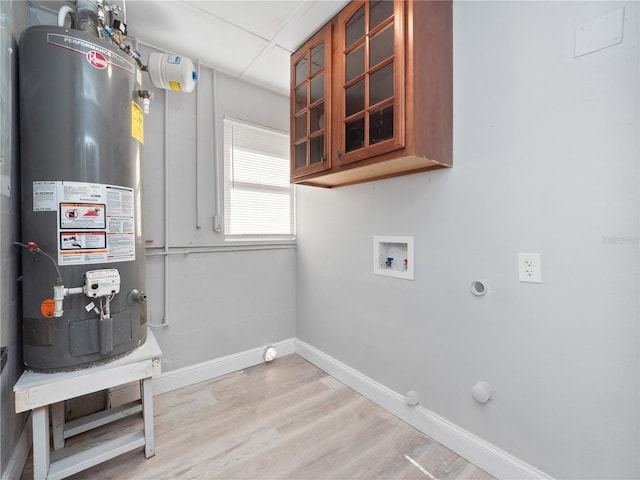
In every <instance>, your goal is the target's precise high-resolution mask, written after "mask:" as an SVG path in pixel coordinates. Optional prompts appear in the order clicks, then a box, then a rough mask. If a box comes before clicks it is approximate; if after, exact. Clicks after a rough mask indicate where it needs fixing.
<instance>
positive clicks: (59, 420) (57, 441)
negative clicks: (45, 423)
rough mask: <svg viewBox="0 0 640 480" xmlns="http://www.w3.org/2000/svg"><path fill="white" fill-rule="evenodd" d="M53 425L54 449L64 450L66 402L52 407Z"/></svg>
mask: <svg viewBox="0 0 640 480" xmlns="http://www.w3.org/2000/svg"><path fill="white" fill-rule="evenodd" d="M51 425H52V427H53V449H54V450H59V449H61V448H64V402H58V403H54V404H52V405H51Z"/></svg>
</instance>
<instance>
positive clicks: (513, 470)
mask: <svg viewBox="0 0 640 480" xmlns="http://www.w3.org/2000/svg"><path fill="white" fill-rule="evenodd" d="M295 352H296V353H297V354H298V355H300V356H301V357H302V358H304V359H305V360H307V361H309V362H311V363H313V364H314V365H315V366H317V367H318V368H320V369H321V370H324V371H325V372H327V373H328V374H329V375H331V376H332V377H334V378H336V379H337V380H339V381H341V382H342V383H344V384H345V385H347V386H348V387H350V388H352V389H353V390H355V391H356V392H358V393H360V394H361V395H363V396H365V397H367V398H368V399H369V400H371V401H372V402H374V403H376V404H378V405H380V406H381V407H382V408H384V409H385V410H387V411H388V412H390V413H392V414H393V415H395V416H396V417H398V418H400V419H402V420H404V421H405V422H407V423H408V424H409V425H411V426H413V427H414V428H416V429H417V430H419V431H420V432H422V433H424V434H425V435H427V436H429V437H431V438H433V439H434V440H435V441H437V442H439V443H441V444H442V445H444V446H445V447H447V448H450V449H451V450H453V451H455V452H456V453H457V454H458V455H460V456H461V457H463V458H465V459H467V460H468V461H470V462H471V463H473V464H474V465H477V466H478V467H480V468H482V469H483V470H485V471H486V472H488V473H490V474H491V475H493V476H494V477H496V478H500V479H504V480H507V479H522V480H534V479H535V480H553V477H550V476H548V475H546V474H545V473H543V472H541V471H540V470H538V469H536V468H534V467H532V466H531V465H529V464H527V463H525V462H523V461H521V460H519V459H518V458H516V457H514V456H513V455H511V454H509V453H507V452H505V451H504V450H501V449H500V448H498V447H496V446H495V445H492V444H491V443H489V442H487V441H485V440H483V439H481V438H480V437H477V436H476V435H474V434H472V433H470V432H468V431H466V430H464V429H463V428H460V427H459V426H457V425H455V424H454V423H451V422H450V421H448V420H446V419H444V418H442V417H440V416H439V415H437V414H435V413H433V412H432V411H430V410H428V409H426V408H424V407H422V406H420V405H418V406H417V407H409V406H407V405H406V404H405V403H404V396H403V395H400V394H399V393H397V392H394V391H393V390H390V389H389V388H387V387H385V386H384V385H382V384H380V383H378V382H376V381H374V380H372V379H371V378H369V377H367V376H365V375H363V374H362V373H360V372H358V371H356V370H354V369H353V368H351V367H349V366H347V365H345V364H344V363H342V362H340V361H338V360H336V359H335V358H333V357H330V356H329V355H327V354H325V353H324V352H322V351H320V350H318V349H316V348H315V347H312V346H311V345H309V344H307V343H305V342H303V341H301V340H298V339H296V341H295Z"/></svg>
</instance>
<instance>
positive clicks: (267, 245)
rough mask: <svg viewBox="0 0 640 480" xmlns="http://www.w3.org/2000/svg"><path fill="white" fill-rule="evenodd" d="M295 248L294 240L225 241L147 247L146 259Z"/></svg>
mask: <svg viewBox="0 0 640 480" xmlns="http://www.w3.org/2000/svg"><path fill="white" fill-rule="evenodd" d="M294 248H296V241H295V240H257V239H251V240H226V241H225V243H224V244H221V245H170V246H168V247H166V248H165V247H164V246H154V247H147V248H146V249H145V256H146V257H154V256H164V255H189V254H192V253H217V252H238V251H252V250H288V249H294Z"/></svg>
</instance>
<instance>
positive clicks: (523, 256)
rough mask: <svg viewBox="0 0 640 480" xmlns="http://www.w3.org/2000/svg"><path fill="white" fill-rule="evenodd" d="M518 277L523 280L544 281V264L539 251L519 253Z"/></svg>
mask: <svg viewBox="0 0 640 480" xmlns="http://www.w3.org/2000/svg"><path fill="white" fill-rule="evenodd" d="M518 277H519V278H520V281H521V282H532V283H542V266H541V263H540V254H539V253H519V254H518Z"/></svg>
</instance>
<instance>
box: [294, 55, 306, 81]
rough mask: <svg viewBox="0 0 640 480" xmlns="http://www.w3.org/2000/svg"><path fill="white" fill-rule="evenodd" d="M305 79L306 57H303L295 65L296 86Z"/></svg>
mask: <svg viewBox="0 0 640 480" xmlns="http://www.w3.org/2000/svg"><path fill="white" fill-rule="evenodd" d="M305 78H307V56H306V55H305V56H304V57H302V58H301V59H300V61H299V62H298V63H296V85H298V84H299V83H300V82H302V81H303V80H304V79H305Z"/></svg>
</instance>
